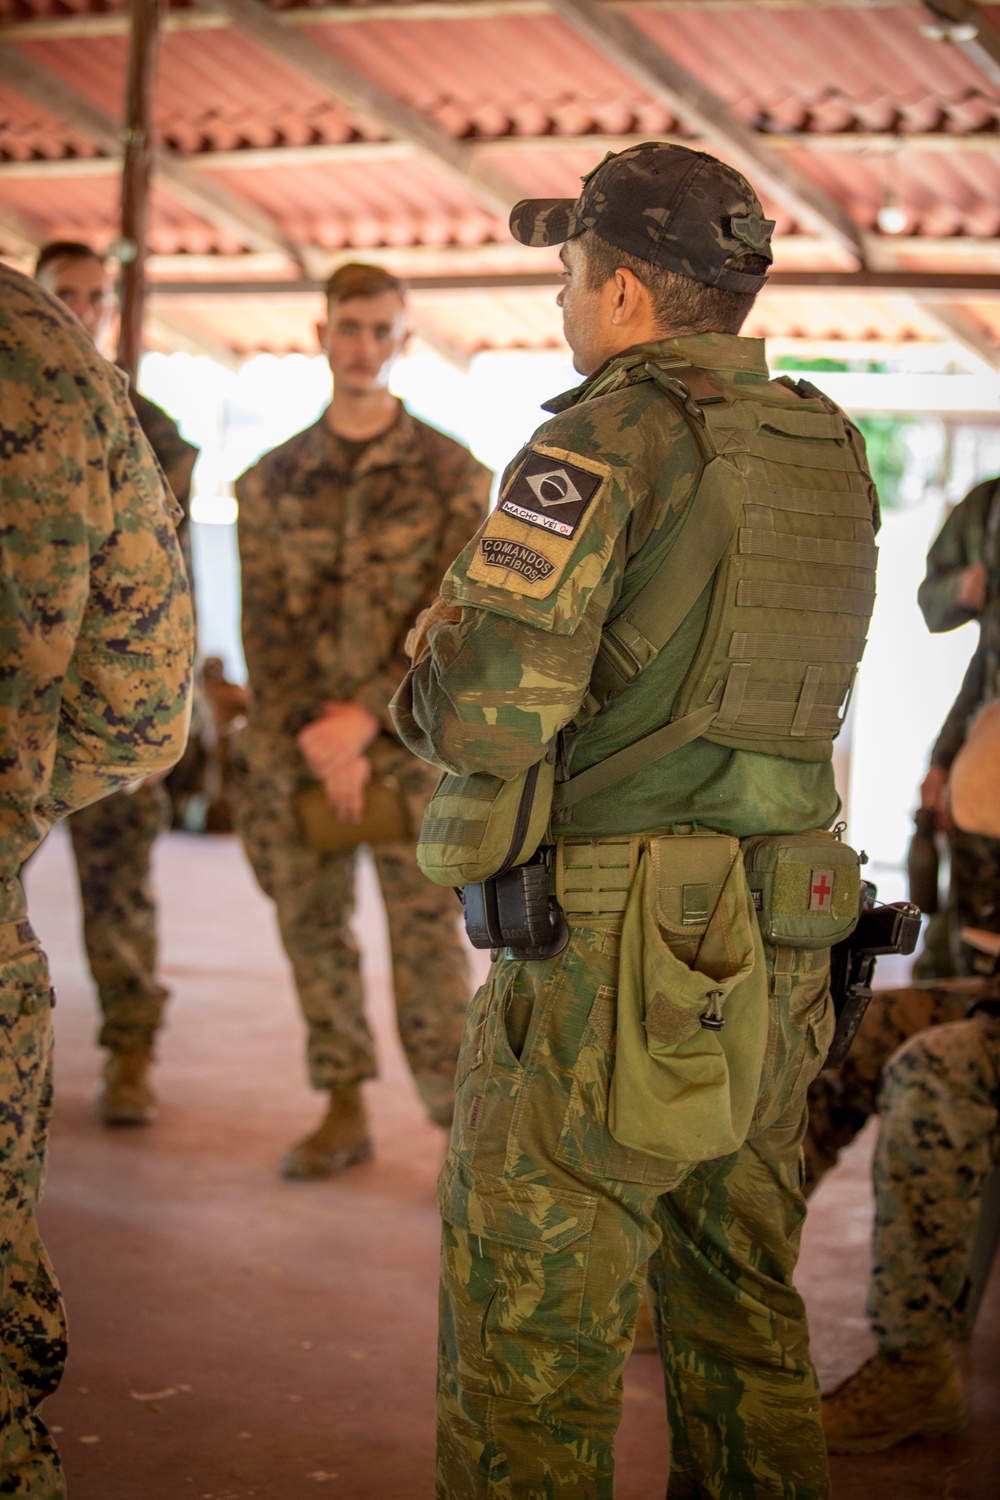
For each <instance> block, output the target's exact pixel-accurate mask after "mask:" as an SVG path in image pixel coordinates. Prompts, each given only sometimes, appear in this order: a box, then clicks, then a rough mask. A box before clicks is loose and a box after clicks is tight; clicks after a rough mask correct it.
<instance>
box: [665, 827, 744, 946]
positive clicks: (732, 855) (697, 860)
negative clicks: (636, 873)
mask: <svg viewBox="0 0 1000 1500" xmlns="http://www.w3.org/2000/svg"><path fill="white" fill-rule="evenodd" d="M738 852H739V840H738V839H734V838H728V837H727V836H726V835H725V834H719V833H713V834H698V833H696V834H690V835H686V836H684V837H682V838H662V839H654V840H653V841H652V844H651V846H650V849H649V855H648V858H649V861H650V866H651V871H650V873H651V883H652V888H653V891H654V892H655V896H654V900H655V904H656V916H657V919H658V921H659V923H660V926H661V927H663V928H664V929H665V930H666V931H667V932H670V933H675V934H676V935H677V936H678V937H697V936H698V935H700V934H701V933H703V932H704V931H705V930H706V928H707V927H708V924H709V921H710V919H711V916H712V913H713V912H714V911H715V908H716V906H717V905H718V901H719V897H720V896H721V894H722V888H723V886H724V885H725V883H726V881H727V880H728V878H729V872H730V870H731V869H732V867H733V862H734V861H735V859H736V857H737V854H738Z"/></svg>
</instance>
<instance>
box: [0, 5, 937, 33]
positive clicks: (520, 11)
mask: <svg viewBox="0 0 1000 1500" xmlns="http://www.w3.org/2000/svg"><path fill="white" fill-rule="evenodd" d="M921 3H922V0H608V9H609V10H633V11H635V10H650V11H680V12H683V11H691V10H701V11H712V10H718V11H730V10H766V11H772V10H773V11H783V10H789V11H796V10H816V9H819V8H822V9H824V10H877V9H884V10H888V9H890V8H891V9H899V8H902V7H908V6H917V5H920V4H921ZM548 9H549V6H548V3H547V0H409V3H408V4H399V3H397V0H381V3H380V0H374V3H373V4H371V5H363V6H361V5H344V4H342V3H341V4H333V5H316V6H306V5H293V6H289V7H288V8H287V9H285V10H283V11H282V12H281V17H282V20H283V21H285V22H286V23H287V24H289V25H291V26H356V25H358V24H363V23H364V22H366V21H367V22H372V21H479V20H488V19H490V18H491V17H493V16H543V15H545V13H546V11H547V10H548ZM230 24H231V23H230V22H229V21H228V19H227V18H226V17H225V16H222V15H213V14H210V13H209V12H208V11H198V10H175V11H171V12H170V14H169V15H168V16H167V17H166V18H165V23H164V30H166V31H215V30H221V29H222V28H223V27H226V26H228V25H230ZM128 25H129V18H128V13H127V12H125V11H104V12H102V13H101V14H100V15H86V14H81V15H64V16H33V17H31V18H30V19H27V20H17V21H5V22H4V23H3V24H2V25H0V37H4V36H6V37H7V38H8V39H9V40H10V41H14V40H15V39H20V40H22V41H26V42H27V41H52V40H54V39H62V38H67V37H79V38H90V37H104V36H127V35H128Z"/></svg>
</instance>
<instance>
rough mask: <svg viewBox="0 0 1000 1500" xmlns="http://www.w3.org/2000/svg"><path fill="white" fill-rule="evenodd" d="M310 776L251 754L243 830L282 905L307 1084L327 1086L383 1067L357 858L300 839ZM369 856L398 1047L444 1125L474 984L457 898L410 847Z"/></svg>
mask: <svg viewBox="0 0 1000 1500" xmlns="http://www.w3.org/2000/svg"><path fill="white" fill-rule="evenodd" d="M303 769H304V768H300V767H298V766H297V765H296V763H295V761H293V760H292V759H291V757H290V756H288V755H287V754H276V755H274V756H273V757H271V758H268V755H267V753H266V747H264V749H263V751H261V750H258V751H257V753H256V754H255V753H254V752H253V749H252V747H251V754H250V756H249V758H248V765H247V766H246V767H245V768H244V770H243V773H242V774H241V777H240V795H239V804H238V806H239V811H238V823H239V831H240V834H241V836H242V839H243V843H244V846H245V848H246V852H247V855H248V857H249V860H250V864H251V866H252V867H253V871H254V874H255V875H256V877H257V880H258V883H259V884H260V886H261V888H262V890H263V891H264V892H265V894H266V895H268V896H270V897H271V899H272V901H273V902H274V904H275V907H276V910H277V917H278V926H279V929H280V932H281V940H282V943H283V944H284V948H285V952H286V953H287V954H288V957H289V960H290V961H291V965H292V971H293V974H294V977H295V986H296V990H297V991H298V997H299V1004H300V1005H301V1007H302V1013H303V1015H304V1016H305V1020H306V1026H307V1028H308V1037H307V1060H308V1067H309V1079H310V1082H311V1083H312V1086H313V1088H315V1089H321V1090H329V1089H336V1088H343V1087H344V1086H345V1085H348V1084H354V1083H360V1082H362V1081H363V1080H364V1079H366V1078H374V1077H375V1076H376V1073H377V1071H378V1069H377V1065H376V1060H375V1049H374V1044H373V1041H372V1035H371V1032H370V1030H369V1027H368V1023H367V1021H366V1019H365V1010H364V990H363V986H362V981H361V966H360V955H359V953H358V948H357V944H356V943H355V941H354V937H353V935H352V932H351V916H352V913H353V910H354V878H355V856H354V855H353V854H318V853H315V852H314V851H313V850H311V849H309V848H308V847H307V846H306V844H305V843H304V841H303V838H302V833H301V830H300V828H299V824H298V821H297V818H296V814H295V808H294V805H293V798H294V795H295V792H296V791H297V790H299V789H300V787H301V786H303V785H305V784H306V779H305V777H304V774H303ZM424 779H425V780H426V777H424ZM372 856H373V859H374V861H375V869H376V872H377V874H378V879H379V885H380V887H381V890H382V897H383V900H384V902H385V910H386V917H387V919H388V926H389V944H390V948H391V952H392V981H393V991H394V995H395V1002H396V1017H397V1023H398V1026H399V1035H400V1040H401V1041H402V1044H403V1051H404V1053H405V1054H406V1060H407V1062H408V1063H409V1066H410V1070H411V1072H412V1074H413V1078H414V1082H415V1083H416V1086H417V1091H418V1093H419V1094H420V1097H421V1099H422V1101H423V1104H424V1107H425V1108H426V1110H427V1113H428V1115H429V1116H430V1118H431V1119H432V1120H433V1121H434V1122H435V1123H436V1124H440V1125H449V1124H450V1123H451V1117H452V1108H453V1100H454V1079H455V1060H456V1058H457V1056H458V1049H459V1044H460V1042H461V1037H462V1025H463V1022H464V1020H465V1014H466V1010H467V1008H468V1002H469V988H470V985H469V966H468V958H467V955H466V950H465V947H464V945H463V943H462V940H461V937H460V935H459V927H458V924H459V920H460V918H461V906H460V904H459V902H458V900H457V898H456V896H455V893H454V891H452V890H448V889H446V888H444V887H442V886H436V885H432V884H431V883H430V881H428V880H427V879H426V878H425V877H424V875H423V874H422V873H421V871H420V867H419V866H418V864H417V857H416V852H415V847H414V844H412V843H409V842H406V843H396V842H393V843H386V844H379V845H377V846H375V847H374V848H373V849H372Z"/></svg>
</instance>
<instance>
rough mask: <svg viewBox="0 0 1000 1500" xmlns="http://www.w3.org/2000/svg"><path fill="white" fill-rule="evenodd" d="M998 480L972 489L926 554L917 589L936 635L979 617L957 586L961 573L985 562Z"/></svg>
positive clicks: (956, 507) (931, 629)
mask: <svg viewBox="0 0 1000 1500" xmlns="http://www.w3.org/2000/svg"><path fill="white" fill-rule="evenodd" d="M996 490H997V481H995V480H992V479H991V480H987V481H986V482H984V483H983V484H977V485H976V486H975V488H974V489H972V490H970V491H969V493H968V494H967V495H966V497H965V499H964V500H963V501H961V503H960V504H958V505H956V506H955V508H954V510H953V511H952V512H951V514H950V515H949V516H948V518H947V519H946V521H945V523H944V525H943V526H942V527H941V530H940V531H939V532H938V535H937V536H936V537H935V539H934V541H933V542H932V544H931V548H930V551H929V552H928V554H927V574H926V576H925V578H924V581H923V582H922V583H921V585H920V588H919V589H918V590H917V603H918V604H919V606H920V610H921V613H922V614H923V617H924V620H925V621H926V623H927V629H928V630H929V631H931V632H932V634H934V635H939V634H941V633H942V632H944V631H947V630H956V629H957V628H958V626H959V625H965V624H967V623H968V622H969V621H970V620H975V619H976V618H977V617H978V611H977V610H974V609H969V608H968V607H967V606H966V605H964V604H961V603H960V602H959V598H958V590H959V587H960V584H961V578H962V574H963V573H964V572H965V570H966V568H969V567H971V566H972V565H973V564H974V563H979V562H982V561H983V559H984V555H985V550H986V531H987V525H988V519H989V512H990V507H991V504H992V501H993V496H994V494H995V492H996Z"/></svg>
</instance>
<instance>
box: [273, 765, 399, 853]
mask: <svg viewBox="0 0 1000 1500" xmlns="http://www.w3.org/2000/svg"><path fill="white" fill-rule="evenodd" d="M295 813H296V816H297V817H298V820H299V827H300V829H301V830H302V837H303V839H304V840H305V843H306V847H307V848H309V849H311V850H312V851H313V853H314V854H346V853H349V852H350V850H352V849H357V847H358V846H359V844H391V843H394V842H395V841H396V840H397V839H410V838H412V837H413V829H412V828H411V826H410V817H409V813H408V812H407V808H406V799H405V798H404V796H403V792H402V788H401V787H400V785H399V782H398V781H397V780H396V778H395V776H373V777H372V779H371V781H369V783H368V785H367V786H366V787H365V809H364V814H363V816H362V819H361V822H360V823H343V822H341V820H340V818H338V817H337V814H336V812H335V811H334V809H333V808H332V807H331V806H330V803H329V800H328V798H327V795H326V792H325V791H324V790H323V787H322V786H321V784H320V783H319V782H318V781H317V782H314V783H313V785H312V786H307V787H306V788H305V790H304V791H302V792H299V794H298V796H297V797H296V798H295Z"/></svg>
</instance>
